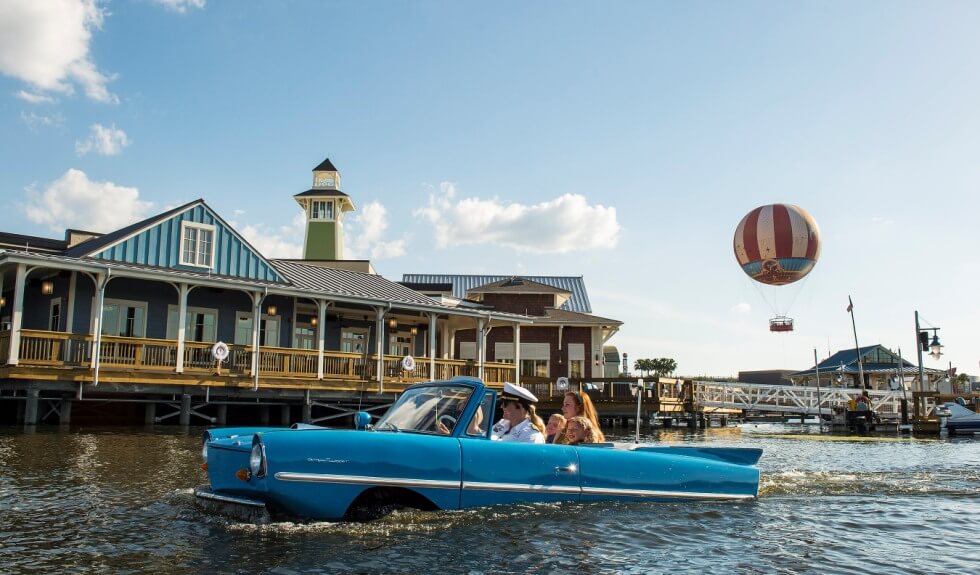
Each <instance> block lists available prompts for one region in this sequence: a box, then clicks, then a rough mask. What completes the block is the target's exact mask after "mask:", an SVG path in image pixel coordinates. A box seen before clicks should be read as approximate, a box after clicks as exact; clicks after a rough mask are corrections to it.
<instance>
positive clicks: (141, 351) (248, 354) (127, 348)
mask: <svg viewBox="0 0 980 575" xmlns="http://www.w3.org/2000/svg"><path fill="white" fill-rule="evenodd" d="M9 342H10V332H9V331H8V332H3V333H0V358H2V359H3V362H2V363H5V362H6V352H7V349H8V348H9ZM212 345H213V344H211V343H202V342H193V341H188V342H185V343H184V370H185V371H186V372H193V373H209V374H210V373H214V372H215V371H216V369H217V364H216V363H215V360H214V357H213V356H212V354H211V347H212ZM94 346H95V344H94V340H93V337H92V336H91V335H88V334H73V333H63V332H52V331H41V330H27V329H25V330H21V339H20V364H21V365H25V366H32V365H35V366H52V367H80V368H88V367H90V366H91V363H92V350H93V349H94ZM100 350H101V353H100V356H99V357H100V360H99V363H100V365H101V367H102V368H109V369H131V370H141V371H170V372H172V371H174V370H176V368H177V342H176V341H173V340H166V339H147V338H132V337H115V336H102V344H101V347H100ZM228 351H229V354H228V359H227V360H225V361H224V362H223V363H222V365H221V373H222V374H226V375H247V374H250V373H251V371H252V349H251V347H250V346H244V345H229V346H228ZM317 355H318V352H317V351H316V350H309V349H292V348H282V347H262V348H261V349H260V350H259V373H260V376H262V375H264V376H270V375H274V376H278V377H284V378H299V379H316V377H317ZM323 359H324V362H323V376H324V379H331V380H351V379H363V380H369V381H377V380H378V377H377V366H378V362H377V356H368V355H364V354H360V353H345V352H342V351H324V353H323ZM401 360H402V358H401V356H394V355H386V356H384V358H383V361H382V364H383V369H384V377H385V379H387V380H394V381H398V382H403V383H412V382H416V381H427V380H429V379H430V373H429V372H430V366H429V360H428V359H427V358H418V359H417V360H416V361H415V368H414V369H413V370H411V371H405V370H402V368H401ZM435 368H436V369H435V377H434V378H432V379H437V380H438V379H449V378H451V377H455V376H459V375H468V376H472V377H476V376H477V374H478V367H477V365H476V364H475V363H473V362H472V361H465V360H457V359H437V360H435ZM514 374H515V370H514V365H513V364H506V363H488V364H485V365H484V379H485V380H486V381H487V382H488V383H491V384H493V383H503V382H504V381H513V380H514Z"/></svg>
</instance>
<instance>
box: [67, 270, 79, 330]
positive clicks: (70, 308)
mask: <svg viewBox="0 0 980 575" xmlns="http://www.w3.org/2000/svg"><path fill="white" fill-rule="evenodd" d="M77 282H78V272H71V277H70V279H69V280H68V303H67V304H66V307H65V333H72V330H73V329H75V286H76V284H77Z"/></svg>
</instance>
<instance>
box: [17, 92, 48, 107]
mask: <svg viewBox="0 0 980 575" xmlns="http://www.w3.org/2000/svg"><path fill="white" fill-rule="evenodd" d="M14 95H15V96H17V97H18V98H20V99H21V100H23V101H25V102H29V103H31V104H51V103H53V102H54V98H52V97H51V96H45V95H44V94H35V93H34V92H27V91H25V90H18V91H17V93H16V94H14Z"/></svg>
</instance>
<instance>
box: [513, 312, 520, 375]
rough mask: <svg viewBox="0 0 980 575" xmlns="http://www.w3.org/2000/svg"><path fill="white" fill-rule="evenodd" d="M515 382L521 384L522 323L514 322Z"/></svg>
mask: <svg viewBox="0 0 980 575" xmlns="http://www.w3.org/2000/svg"><path fill="white" fill-rule="evenodd" d="M514 383H515V384H517V385H520V384H521V324H519V323H517V322H516V321H515V322H514Z"/></svg>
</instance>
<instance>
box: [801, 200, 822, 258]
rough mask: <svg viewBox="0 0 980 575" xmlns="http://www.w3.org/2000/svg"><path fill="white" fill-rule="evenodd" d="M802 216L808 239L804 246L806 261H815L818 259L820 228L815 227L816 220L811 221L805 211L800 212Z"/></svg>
mask: <svg viewBox="0 0 980 575" xmlns="http://www.w3.org/2000/svg"><path fill="white" fill-rule="evenodd" d="M800 211H801V212H803V213H802V215H803V219H805V220H806V224H807V231H808V232H809V233H808V239H809V241H808V242H807V245H806V259H808V260H813V261H816V259H817V258H818V257H820V228H818V227H817V222H816V220H814V219H813V216H811V215H810V214H809V213H808V212H807V211H806V210H803V209H801V210H800Z"/></svg>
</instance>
